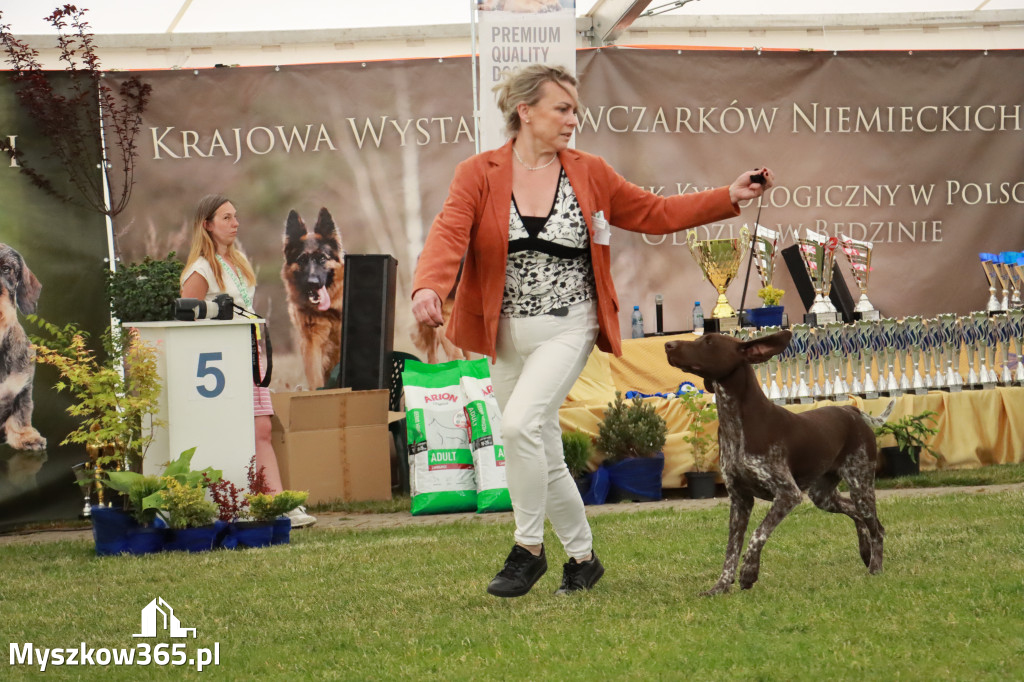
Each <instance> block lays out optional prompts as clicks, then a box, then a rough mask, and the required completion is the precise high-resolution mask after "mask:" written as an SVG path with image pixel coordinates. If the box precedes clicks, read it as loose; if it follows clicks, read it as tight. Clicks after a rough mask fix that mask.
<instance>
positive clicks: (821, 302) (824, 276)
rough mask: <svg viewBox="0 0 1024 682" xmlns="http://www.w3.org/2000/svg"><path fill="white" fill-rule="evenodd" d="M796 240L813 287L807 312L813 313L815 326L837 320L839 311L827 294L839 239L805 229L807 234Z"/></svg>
mask: <svg viewBox="0 0 1024 682" xmlns="http://www.w3.org/2000/svg"><path fill="white" fill-rule="evenodd" d="M805 229H806V228H805ZM796 241H797V245H798V246H799V249H800V258H801V260H803V262H804V268H805V269H806V270H807V276H808V277H810V278H811V286H812V287H813V288H814V303H812V304H811V307H810V309H808V311H807V312H808V313H811V314H812V315H815V325H817V326H820V325H824V324H828V323H829V322H838V321H839V311H837V310H836V308H835V306H834V305H832V302H831V301H830V300H829V297H828V296H829V292H830V291H831V290H832V265H833V264H834V263H835V258H836V246H837V245H838V243H839V240H838V239H836V238H835V237H829V236H828V235H824V234H820V233H818V232H814V231H813V230H810V229H807V236H806V237H804V238H803V239H800V238H798V239H797V240H796Z"/></svg>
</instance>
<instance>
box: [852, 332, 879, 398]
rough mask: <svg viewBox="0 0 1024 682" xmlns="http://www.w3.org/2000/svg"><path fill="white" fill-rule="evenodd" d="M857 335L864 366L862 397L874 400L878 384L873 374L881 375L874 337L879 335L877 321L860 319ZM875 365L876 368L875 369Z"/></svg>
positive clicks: (876, 341)
mask: <svg viewBox="0 0 1024 682" xmlns="http://www.w3.org/2000/svg"><path fill="white" fill-rule="evenodd" d="M857 335H858V336H859V338H860V343H859V345H860V348H861V365H862V366H863V368H864V398H865V400H874V399H875V398H877V397H878V384H877V382H876V381H875V376H876V372H877V376H878V377H881V376H882V370H881V366H880V365H879V364H878V348H879V345H880V342H879V341H878V340H877V339H876V337H880V336H881V332H880V330H879V329H878V322H877V321H871V320H860V321H859V322H857ZM876 366H877V367H878V369H877V370H876V369H875V368H876Z"/></svg>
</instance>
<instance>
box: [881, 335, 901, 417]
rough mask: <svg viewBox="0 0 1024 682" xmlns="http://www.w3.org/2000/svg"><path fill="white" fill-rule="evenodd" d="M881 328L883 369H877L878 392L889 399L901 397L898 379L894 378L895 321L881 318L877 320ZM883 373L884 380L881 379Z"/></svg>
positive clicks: (897, 347)
mask: <svg viewBox="0 0 1024 682" xmlns="http://www.w3.org/2000/svg"><path fill="white" fill-rule="evenodd" d="M879 323H880V325H881V328H882V342H883V344H884V345H883V350H884V356H883V358H884V365H885V367H884V369H883V368H881V367H880V368H879V371H878V376H879V379H880V381H879V383H878V392H879V393H881V394H882V395H885V396H889V397H893V398H895V397H898V396H901V395H903V390H902V389H900V382H899V379H897V378H896V355H897V354H898V352H899V345H900V339H899V333H898V329H897V326H896V320H895V318H892V317H883V318H882V319H881V320H879ZM883 371H884V377H885V378H884V380H883V379H882V376H883Z"/></svg>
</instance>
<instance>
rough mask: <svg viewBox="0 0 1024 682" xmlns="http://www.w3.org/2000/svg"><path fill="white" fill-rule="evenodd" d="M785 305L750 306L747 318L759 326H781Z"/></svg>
mask: <svg viewBox="0 0 1024 682" xmlns="http://www.w3.org/2000/svg"><path fill="white" fill-rule="evenodd" d="M783 307H784V306H781V305H767V306H762V307H760V308H750V309H749V310H747V319H748V320H750V321H751V322H753V323H754V325H755V326H757V327H758V328H761V327H781V326H782V310H783Z"/></svg>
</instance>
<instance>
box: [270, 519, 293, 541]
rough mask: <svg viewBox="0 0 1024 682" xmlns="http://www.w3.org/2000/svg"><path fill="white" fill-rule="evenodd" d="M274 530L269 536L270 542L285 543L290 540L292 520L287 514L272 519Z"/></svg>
mask: <svg viewBox="0 0 1024 682" xmlns="http://www.w3.org/2000/svg"><path fill="white" fill-rule="evenodd" d="M273 528H274V531H273V533H272V534H271V536H270V544H272V545H287V544H288V543H290V542H291V536H292V520H291V519H290V518H288V517H287V516H278V517H277V518H276V519H274V526H273Z"/></svg>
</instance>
